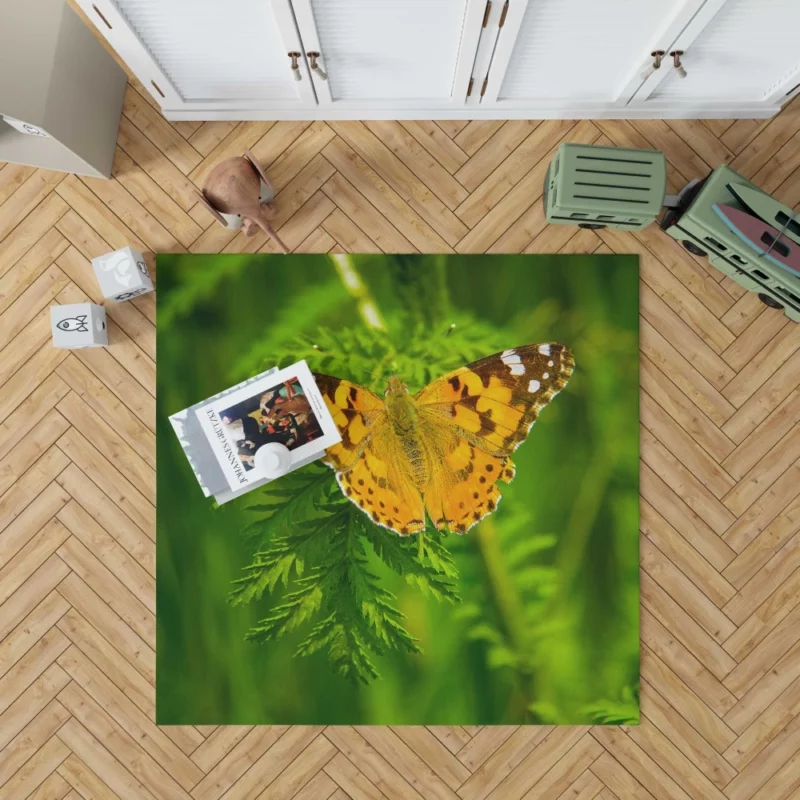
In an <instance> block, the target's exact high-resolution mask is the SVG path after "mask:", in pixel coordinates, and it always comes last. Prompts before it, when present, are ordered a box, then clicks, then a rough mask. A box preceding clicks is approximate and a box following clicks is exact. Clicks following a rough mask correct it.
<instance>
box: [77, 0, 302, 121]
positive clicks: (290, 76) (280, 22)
mask: <svg viewBox="0 0 800 800" xmlns="http://www.w3.org/2000/svg"><path fill="white" fill-rule="evenodd" d="M77 2H78V4H79V5H80V6H81V7H82V8H83V10H84V11H85V12H86V14H87V15H88V16H89V17H90V19H92V20H94V22H95V24H96V25H97V27H98V29H99V30H100V31H101V32H102V33H103V34H104V35H105V36H106V38H107V39H108V41H109V43H110V44H111V46H112V47H113V48H114V49H115V50H116V51H117V52H118V53H119V55H120V57H121V58H122V59H123V61H125V62H126V63H127V64H128V66H130V68H131V69H132V70H133V72H134V73H135V74H136V76H137V78H139V80H140V81H141V83H142V84H143V85H144V86H145V87H146V88H147V89H148V90H149V91H150V92H151V93H152V95H153V96H154V97H155V98H156V100H158V102H159V103H160V104H161V105H162V106H163V107H164V108H165V109H170V110H181V111H194V110H197V111H198V112H199V113H200V114H202V112H203V111H209V112H213V111H214V110H217V109H245V110H246V109H250V108H253V109H269V108H281V109H292V108H303V107H314V106H316V99H315V97H314V91H313V87H312V86H311V82H310V79H309V76H308V73H307V72H306V65H305V63H304V62H303V61H302V59H300V61H299V63H298V70H296V71H293V70H292V69H291V64H292V60H291V58H290V56H289V55H288V53H290V52H298V53H299V52H300V49H301V45H300V39H299V36H298V35H297V29H296V26H295V23H294V17H293V15H292V9H291V5H290V0H271V2H270V0H224V2H222V1H221V0H191V2H189V1H188V0H77ZM298 74H299V75H300V78H301V80H296V79H295V78H296V76H297V75H298Z"/></svg>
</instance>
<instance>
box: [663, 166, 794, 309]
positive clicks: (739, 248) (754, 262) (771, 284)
mask: <svg viewBox="0 0 800 800" xmlns="http://www.w3.org/2000/svg"><path fill="white" fill-rule="evenodd" d="M743 199H744V200H745V201H746V202H747V203H748V205H746V204H745V202H743ZM736 211H738V212H740V214H738V215H737V214H735V213H732V212H736ZM756 214H758V216H756ZM765 216H766V217H768V219H766V220H765V219H764V217H765ZM745 217H746V218H747V219H749V220H750V221H751V224H752V226H753V228H754V229H759V228H760V229H763V230H760V234H759V235H756V236H751V235H749V231H748V230H747V228H748V226H747V224H746V223H745V224H744V225H743V224H742V223H741V221H740V220H741V219H742V218H745ZM793 222H794V225H792V224H791V223H793ZM661 229H662V230H663V231H665V232H666V233H667V234H668V235H669V236H672V238H673V239H677V240H678V241H679V242H681V243H682V244H683V246H684V247H685V248H686V249H687V250H688V251H689V252H690V253H692V254H694V255H696V256H706V255H707V256H708V257H709V261H710V262H711V264H712V265H713V266H715V267H716V268H717V269H718V270H720V271H721V272H724V273H725V274H726V275H727V276H728V277H730V278H732V279H733V280H735V281H736V282H737V283H739V284H740V285H742V286H744V288H745V289H749V290H750V291H753V292H756V293H757V294H758V296H759V298H760V299H761V301H762V302H763V303H765V304H766V305H768V306H771V307H773V308H782V309H785V312H786V316H788V317H789V318H790V319H792V320H794V321H795V322H800V273H798V272H796V271H794V270H793V269H792V266H791V265H792V263H793V262H792V261H790V260H789V257H791V256H792V255H793V254H794V253H795V252H800V235H798V234H800V219H798V220H795V219H794V214H793V212H792V211H791V210H790V209H785V208H784V207H783V206H781V204H780V203H777V201H775V200H773V199H772V198H771V197H770V196H769V195H768V194H765V193H764V192H762V191H761V190H760V189H759V188H758V187H757V186H755V185H753V184H752V183H750V182H749V181H748V180H746V179H745V178H743V177H742V176H741V175H739V174H738V173H737V172H734V170H732V169H731V168H730V167H727V166H722V167H718V168H717V169H715V170H714V171H713V172H712V173H711V174H710V175H709V176H708V177H707V178H705V180H703V181H700V182H699V183H697V184H695V185H694V186H692V187H690V189H689V190H688V191H685V192H682V193H681V195H680V200H679V204H678V206H677V207H676V208H671V209H668V210H667V212H666V214H665V215H664V217H663V219H662V220H661ZM770 229H771V230H774V231H775V233H774V234H770V232H769V231H770ZM795 230H796V231H797V233H795ZM793 234H794V236H793ZM762 237H763V238H764V241H762ZM793 245H794V247H793Z"/></svg>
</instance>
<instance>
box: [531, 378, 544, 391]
mask: <svg viewBox="0 0 800 800" xmlns="http://www.w3.org/2000/svg"><path fill="white" fill-rule="evenodd" d="M541 386H542V384H541V383H539V381H537V380H536V379H535V378H534V379H533V380H532V381H531V382H530V383H529V384H528V391H529V392H538V391H539V389H540V388H541Z"/></svg>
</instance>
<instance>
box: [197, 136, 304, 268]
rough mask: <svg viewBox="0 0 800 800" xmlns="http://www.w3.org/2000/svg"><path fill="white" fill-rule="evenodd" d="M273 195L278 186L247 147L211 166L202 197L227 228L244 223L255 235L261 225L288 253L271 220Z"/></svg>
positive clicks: (246, 231) (272, 215)
mask: <svg viewBox="0 0 800 800" xmlns="http://www.w3.org/2000/svg"><path fill="white" fill-rule="evenodd" d="M274 196H275V190H274V189H273V188H272V185H271V184H270V182H269V180H268V178H267V176H266V174H265V173H264V170H263V169H261V167H260V166H259V164H258V162H257V161H256V160H255V158H253V155H252V154H251V153H250V151H249V150H245V151H244V155H243V156H234V157H233V158H226V159H225V160H224V161H221V162H220V163H219V164H217V166H216V167H214V169H212V170H211V172H210V173H209V174H208V178H206V182H205V186H203V192H202V194H201V195H200V199H201V200H202V201H203V204H204V205H205V207H206V208H207V209H208V210H209V211H210V212H211V214H212V215H213V216H214V218H215V219H216V220H217V221H218V222H220V223H221V224H222V225H224V226H225V227H226V228H240V227H242V228H243V229H244V233H245V236H253V234H255V232H256V230H257V229H258V228H261V230H263V231H264V233H266V234H267V235H268V236H271V237H272V238H273V239H274V240H275V242H276V243H277V244H278V246H279V247H280V248H281V250H282V251H283V252H284V253H288V252H289V248H288V247H287V246H286V245H285V244H284V243H283V242H282V241H281V239H280V237H279V236H278V234H277V233H275V231H274V229H273V228H272V225H270V224H269V220H270V219H271V218H272V217H274V216H275V213H276V211H275V207H274V206H273V205H272V204H271V203H270V202H269V201H270V200H272V198H273V197H274Z"/></svg>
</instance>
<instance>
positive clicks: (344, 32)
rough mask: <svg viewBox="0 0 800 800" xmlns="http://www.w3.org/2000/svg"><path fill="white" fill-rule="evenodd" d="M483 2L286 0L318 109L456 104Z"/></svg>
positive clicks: (462, 89) (465, 78) (467, 72)
mask: <svg viewBox="0 0 800 800" xmlns="http://www.w3.org/2000/svg"><path fill="white" fill-rule="evenodd" d="M486 5H487V4H486V0H292V7H293V9H294V13H295V18H296V20H297V27H298V30H299V33H300V38H301V39H302V42H303V55H304V57H305V58H306V60H307V62H308V63H309V64H310V62H311V59H312V58H314V59H315V60H316V64H317V66H318V67H319V69H320V70H321V71H322V73H323V74H320V72H314V73H313V75H312V80H313V84H314V89H315V91H316V96H317V99H318V101H319V104H320V107H321V108H320V110H323V107H331V106H334V107H338V108H359V109H361V108H363V109H370V108H375V109H384V110H385V109H395V108H397V109H402V108H427V107H431V108H447V107H450V106H453V105H456V106H457V105H463V104H464V100H465V98H466V94H467V88H468V84H469V79H470V70H471V68H472V63H473V61H474V59H475V51H476V48H477V43H478V39H479V36H480V32H481V22H482V19H483V15H484V10H485V8H486ZM312 54H319V55H317V56H313V55H312ZM323 75H324V76H325V77H323Z"/></svg>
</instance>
